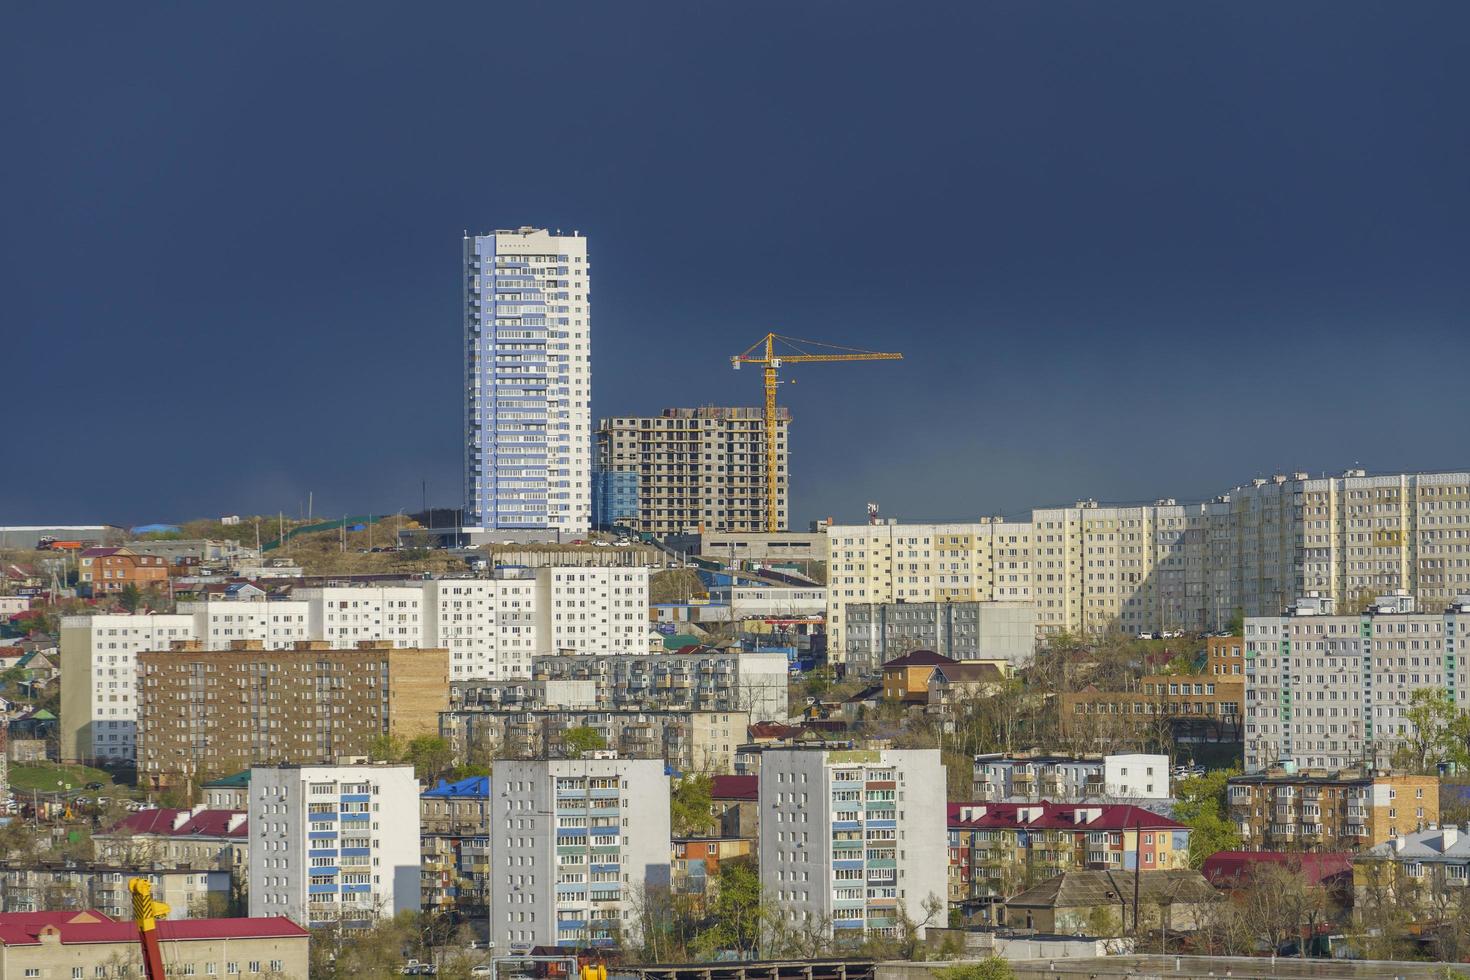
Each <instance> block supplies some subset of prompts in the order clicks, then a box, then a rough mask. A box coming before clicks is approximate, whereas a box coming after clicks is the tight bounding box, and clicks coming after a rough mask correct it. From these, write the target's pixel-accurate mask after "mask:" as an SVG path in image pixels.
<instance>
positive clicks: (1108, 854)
mask: <svg viewBox="0 0 1470 980" xmlns="http://www.w3.org/2000/svg"><path fill="white" fill-rule="evenodd" d="M948 813H949V892H948V896H949V901H950V903H951V904H954V905H962V904H965V903H971V902H978V903H985V904H989V903H993V902H995V901H997V900H1000V899H1004V898H1006V897H1008V896H1010V895H1014V894H1016V892H1018V891H1021V890H1022V889H1025V888H1029V887H1031V886H1032V885H1035V884H1039V883H1040V882H1042V881H1045V880H1046V879H1048V878H1052V877H1055V876H1056V875H1060V874H1065V873H1067V872H1068V871H1077V870H1083V869H1097V870H1106V871H1119V872H1123V871H1135V870H1142V871H1146V872H1147V871H1171V870H1177V869H1180V868H1187V867H1189V828H1188V827H1186V826H1185V825H1184V824H1182V823H1179V822H1178V821H1176V820H1171V819H1170V818H1168V817H1165V816H1160V815H1159V814H1157V813H1153V812H1151V811H1149V810H1145V809H1142V808H1141V807H1136V806H1129V805H1127V804H1113V805H1109V804H1096V805H1092V804H1065V803H1049V802H1041V803H951V804H949V809H948Z"/></svg>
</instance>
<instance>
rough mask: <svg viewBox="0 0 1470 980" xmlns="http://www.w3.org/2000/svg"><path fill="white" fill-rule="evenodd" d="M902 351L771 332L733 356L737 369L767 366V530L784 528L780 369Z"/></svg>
mask: <svg viewBox="0 0 1470 980" xmlns="http://www.w3.org/2000/svg"><path fill="white" fill-rule="evenodd" d="M902 359H903V355H902V354H885V353H880V352H878V351H871V350H862V349H861V348H858V347H839V346H838V345H836V344H823V343H820V342H818V341H815V340H800V339H798V338H796V337H783V336H781V335H780V334H776V333H768V334H766V335H765V336H764V337H762V338H761V339H760V340H757V341H756V342H755V343H753V344H751V345H750V347H748V348H747V349H746V350H745V351H744V352H743V353H740V354H736V355H735V356H734V357H732V358H730V364H731V366H732V367H734V368H735V370H737V371H738V370H740V366H741V365H742V364H759V365H761V366H762V367H763V368H764V369H765V370H764V374H765V382H766V415H765V422H766V530H767V531H768V532H772V533H774V532H776V531H779V530H780V529H781V522H780V518H779V517H778V516H777V514H776V509H777V507H776V499H777V495H776V386H777V385H778V384H780V383H781V382H780V381H779V380H778V379H777V372H778V371H779V370H780V368H781V366H782V365H784V364H805V363H808V362H812V361H899V360H902Z"/></svg>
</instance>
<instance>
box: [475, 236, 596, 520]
mask: <svg viewBox="0 0 1470 980" xmlns="http://www.w3.org/2000/svg"><path fill="white" fill-rule="evenodd" d="M591 271H592V267H591V265H590V264H589V263H588V261H587V239H586V238H583V237H582V236H581V235H579V234H577V233H575V232H574V233H573V234H571V235H562V234H560V233H557V234H552V233H551V232H549V231H547V230H546V229H544V228H531V227H521V228H517V229H515V230H507V231H496V232H494V233H493V234H488V235H474V236H468V235H467V236H465V239H464V258H463V278H464V391H465V396H464V432H465V440H464V441H465V457H464V474H465V475H464V500H465V503H464V521H465V524H466V526H468V527H472V528H485V529H511V530H522V531H548V532H552V531H569V532H573V533H578V532H583V531H586V530H587V528H588V527H589V525H590V523H591V517H592V515H591V501H592V485H591V484H592V413H591V409H590V407H589V406H590V404H591V394H592V353H591V352H592V298H591V288H592V287H591Z"/></svg>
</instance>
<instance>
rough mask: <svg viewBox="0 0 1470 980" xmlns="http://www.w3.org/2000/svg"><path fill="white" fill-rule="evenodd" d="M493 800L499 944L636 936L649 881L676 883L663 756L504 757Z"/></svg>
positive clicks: (592, 942)
mask: <svg viewBox="0 0 1470 980" xmlns="http://www.w3.org/2000/svg"><path fill="white" fill-rule="evenodd" d="M491 805H492V808H493V809H492V814H491V820H492V825H493V828H492V835H493V837H494V840H495V846H494V847H492V848H491V849H490V869H491V875H490V880H491V894H490V939H491V940H492V941H493V942H494V943H495V949H496V950H497V951H498V952H501V953H516V952H522V951H525V950H527V949H529V948H530V947H531V946H574V947H585V946H612V945H615V944H617V943H618V942H619V941H621V942H623V943H627V942H628V941H629V939H630V937H631V938H632V939H634V940H636V938H637V935H638V915H637V902H638V898H639V896H640V895H641V894H642V892H643V889H644V888H645V887H651V886H660V885H667V884H668V883H669V859H670V844H669V839H670V825H669V779H668V777H667V776H665V775H664V763H663V761H662V760H660V759H616V758H612V759H602V758H599V759H592V758H587V759H571V760H544V759H543V760H539V761H531V762H507V761H501V762H497V763H496V764H495V773H494V775H493V776H492V777H491Z"/></svg>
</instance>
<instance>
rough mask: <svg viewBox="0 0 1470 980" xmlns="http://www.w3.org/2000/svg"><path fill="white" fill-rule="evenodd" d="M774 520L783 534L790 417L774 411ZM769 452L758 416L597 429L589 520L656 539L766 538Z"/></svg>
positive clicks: (704, 415)
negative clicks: (714, 534)
mask: <svg viewBox="0 0 1470 980" xmlns="http://www.w3.org/2000/svg"><path fill="white" fill-rule="evenodd" d="M776 423H777V424H776V438H775V446H774V452H775V480H776V483H775V487H776V515H777V522H778V524H779V527H777V528H775V530H779V531H785V530H787V526H788V523H787V500H786V493H787V482H788V476H789V473H790V464H789V458H788V448H787V447H788V446H789V442H788V440H787V431H788V429H789V428H790V425H791V415H790V412H789V411H788V410H787V409H785V408H780V409H778V410H777V417H776ZM766 453H767V446H766V429H765V421H764V416H763V414H762V411H761V409H759V408H715V407H705V408H667V409H664V411H663V414H662V415H659V416H657V417H653V418H649V417H642V418H639V417H620V418H610V419H602V420H601V421H600V422H599V423H598V426H597V452H596V456H595V458H596V461H597V462H596V467H595V476H594V484H595V486H594V500H595V502H596V504H597V506H595V507H594V510H596V511H598V513H596V514H594V520H595V521H596V523H598V524H599V525H600V526H604V527H611V526H614V525H617V526H621V527H631V528H634V529H636V530H638V531H647V532H651V533H654V534H671V533H673V534H677V533H688V532H694V533H702V532H705V531H745V532H750V531H764V530H766V479H767V476H766V474H767V457H766Z"/></svg>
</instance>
